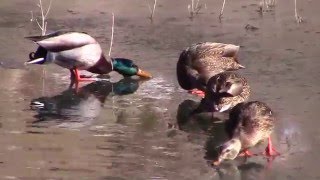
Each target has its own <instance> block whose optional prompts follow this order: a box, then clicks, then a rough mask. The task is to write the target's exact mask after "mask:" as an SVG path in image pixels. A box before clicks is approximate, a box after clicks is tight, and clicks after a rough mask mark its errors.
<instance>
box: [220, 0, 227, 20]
mask: <svg viewBox="0 0 320 180" xmlns="http://www.w3.org/2000/svg"><path fill="white" fill-rule="evenodd" d="M225 4H226V0H223V3H222V7H221V11H220V15H219V19H221V18H222V15H223V10H224V5H225Z"/></svg>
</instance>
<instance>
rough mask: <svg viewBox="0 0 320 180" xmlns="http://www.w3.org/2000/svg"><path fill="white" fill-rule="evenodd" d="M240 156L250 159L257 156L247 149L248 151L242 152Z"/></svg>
mask: <svg viewBox="0 0 320 180" xmlns="http://www.w3.org/2000/svg"><path fill="white" fill-rule="evenodd" d="M238 156H240V157H242V156H245V157H250V156H255V154H253V153H252V152H250V151H249V150H247V149H246V150H244V151H242V152H241V153H240V154H239V155H238Z"/></svg>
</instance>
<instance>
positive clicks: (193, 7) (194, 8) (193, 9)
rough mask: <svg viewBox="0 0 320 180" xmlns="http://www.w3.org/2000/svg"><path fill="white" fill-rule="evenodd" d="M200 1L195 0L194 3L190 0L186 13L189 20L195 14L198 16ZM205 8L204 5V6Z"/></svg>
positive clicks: (200, 6)
mask: <svg viewBox="0 0 320 180" xmlns="http://www.w3.org/2000/svg"><path fill="white" fill-rule="evenodd" d="M199 2H200V0H197V2H196V3H195V2H194V0H191V4H188V11H189V14H190V18H193V17H194V15H195V14H198V13H199V11H200V10H201V8H202V5H199ZM205 7H206V4H205Z"/></svg>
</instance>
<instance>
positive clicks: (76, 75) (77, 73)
mask: <svg viewBox="0 0 320 180" xmlns="http://www.w3.org/2000/svg"><path fill="white" fill-rule="evenodd" d="M72 71H73V73H74V77H75V80H76V81H77V82H80V81H96V80H97V78H92V77H83V76H81V75H80V73H79V71H78V69H76V68H75V69H73V70H72ZM71 76H72V73H71Z"/></svg>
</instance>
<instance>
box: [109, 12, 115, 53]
mask: <svg viewBox="0 0 320 180" xmlns="http://www.w3.org/2000/svg"><path fill="white" fill-rule="evenodd" d="M113 33H114V13H112V27H111V40H110V49H109V56H111V49H112V44H113Z"/></svg>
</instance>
